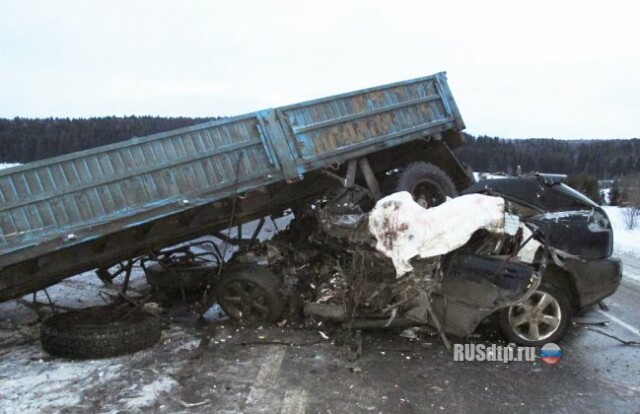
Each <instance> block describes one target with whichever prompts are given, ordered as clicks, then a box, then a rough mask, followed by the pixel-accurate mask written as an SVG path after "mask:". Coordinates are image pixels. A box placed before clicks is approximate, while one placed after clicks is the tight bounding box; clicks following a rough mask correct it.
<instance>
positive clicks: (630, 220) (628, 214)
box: [623, 206, 640, 230]
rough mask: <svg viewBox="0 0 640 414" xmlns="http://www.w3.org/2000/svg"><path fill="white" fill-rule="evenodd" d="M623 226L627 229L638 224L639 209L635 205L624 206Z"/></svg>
mask: <svg viewBox="0 0 640 414" xmlns="http://www.w3.org/2000/svg"><path fill="white" fill-rule="evenodd" d="M623 214H624V226H625V228H626V229H627V230H633V229H635V228H636V226H637V225H638V217H640V209H637V208H636V207H631V206H629V207H625V209H624V213H623Z"/></svg>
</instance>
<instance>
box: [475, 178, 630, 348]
mask: <svg viewBox="0 0 640 414" xmlns="http://www.w3.org/2000/svg"><path fill="white" fill-rule="evenodd" d="M565 179H566V176H563V175H552V174H535V175H527V176H520V177H508V178H499V179H490V180H483V181H479V182H477V183H475V184H473V185H471V186H470V187H469V188H467V189H466V190H465V191H464V192H463V194H471V193H484V194H488V195H494V196H499V197H503V198H504V199H505V200H506V201H507V202H508V207H509V208H510V209H511V210H512V211H513V212H514V213H516V214H517V215H518V216H519V217H520V218H521V219H522V220H523V221H526V222H527V223H528V226H529V227H531V228H534V229H536V231H535V232H534V233H533V234H534V236H533V238H534V239H535V240H536V241H537V242H538V243H540V245H539V249H537V251H536V252H535V256H534V257H533V259H532V263H533V264H534V266H537V267H538V268H539V270H540V271H541V272H542V282H541V284H540V286H539V288H538V290H537V291H536V292H535V293H534V294H533V295H532V296H531V297H530V298H529V299H527V300H526V301H524V302H523V303H521V304H518V305H515V306H512V307H509V308H506V309H503V310H502V311H500V315H499V324H500V329H501V330H502V332H503V333H504V335H505V336H506V338H507V339H508V340H509V341H512V342H516V343H520V344H525V345H541V344H544V343H547V342H555V341H557V340H559V339H560V338H561V337H562V336H563V335H564V334H565V333H566V331H567V329H568V328H569V326H570V322H571V318H572V316H573V315H574V314H575V313H576V312H579V311H580V310H582V309H584V308H587V307H589V306H591V305H593V304H595V303H598V302H599V301H601V300H602V299H604V298H606V297H608V296H610V295H612V294H613V293H614V292H615V291H616V289H617V288H618V286H619V284H620V279H621V276H622V264H621V262H620V260H619V259H617V258H614V257H611V254H612V252H613V230H612V228H611V223H610V221H609V218H608V217H607V214H606V213H605V211H604V210H603V209H602V208H600V206H598V205H597V204H596V203H594V202H593V201H592V200H590V199H589V198H588V197H586V196H585V195H583V194H581V193H580V192H578V191H576V190H574V189H573V188H571V187H569V186H568V185H566V184H565V183H564V181H565Z"/></svg>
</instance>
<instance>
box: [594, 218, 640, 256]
mask: <svg viewBox="0 0 640 414" xmlns="http://www.w3.org/2000/svg"><path fill="white" fill-rule="evenodd" d="M602 208H603V209H604V210H605V211H606V212H607V215H608V216H609V220H611V226H612V227H613V249H614V252H615V253H619V254H620V253H630V254H632V255H634V256H640V222H639V223H638V225H637V226H636V228H635V229H633V230H627V228H626V226H625V224H624V210H625V209H624V208H622V207H607V206H603V207H602Z"/></svg>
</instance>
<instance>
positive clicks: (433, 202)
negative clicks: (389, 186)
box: [396, 161, 458, 208]
mask: <svg viewBox="0 0 640 414" xmlns="http://www.w3.org/2000/svg"><path fill="white" fill-rule="evenodd" d="M396 191H408V192H410V193H411V194H413V198H414V200H416V202H417V203H418V204H420V205H421V206H422V207H424V208H428V207H435V206H437V205H440V204H442V203H444V202H445V201H446V200H447V197H456V196H457V195H458V191H457V190H456V186H455V185H454V184H453V180H451V178H450V177H449V176H448V175H447V173H445V172H444V171H443V170H442V169H440V168H438V167H436V166H435V165H433V164H431V163H428V162H424V161H421V162H414V163H411V164H408V165H407V166H406V167H405V168H404V169H403V170H402V172H401V173H400V176H399V178H398V183H397V184H396Z"/></svg>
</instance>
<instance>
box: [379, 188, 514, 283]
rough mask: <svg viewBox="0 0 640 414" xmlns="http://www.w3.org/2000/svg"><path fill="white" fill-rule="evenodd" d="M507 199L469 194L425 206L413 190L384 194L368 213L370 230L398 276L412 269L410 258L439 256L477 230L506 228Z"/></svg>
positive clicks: (495, 230) (493, 231) (455, 247)
mask: <svg viewBox="0 0 640 414" xmlns="http://www.w3.org/2000/svg"><path fill="white" fill-rule="evenodd" d="M504 205H505V204H504V199H503V198H501V197H493V196H487V195H482V194H469V195H463V196H460V197H456V198H453V199H448V200H447V201H446V202H445V203H443V204H441V205H439V206H436V207H432V208H428V209H425V208H423V207H422V206H420V205H419V204H417V203H416V202H415V201H413V197H412V196H411V194H410V193H408V192H406V191H402V192H399V193H394V194H391V195H389V196H387V197H384V198H383V199H381V200H380V201H378V202H377V203H376V206H375V207H374V208H373V210H372V211H371V213H369V231H370V232H371V234H373V236H374V237H375V238H376V240H377V244H376V248H377V249H378V250H379V251H380V252H382V253H384V254H385V255H386V256H387V257H389V258H391V260H392V261H393V265H394V266H395V268H396V273H397V277H400V276H402V275H404V274H405V273H407V272H410V271H411V270H413V267H412V266H411V264H410V263H409V261H410V260H411V259H412V258H414V257H416V256H420V257H421V258H427V257H434V256H439V255H442V254H445V253H449V252H450V251H452V250H455V249H457V248H459V247H461V246H463V245H464V244H465V243H467V242H468V241H469V239H470V238H471V235H473V233H475V232H476V231H477V230H480V229H486V230H488V231H490V232H492V233H495V234H503V232H504V217H505V211H504Z"/></svg>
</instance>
